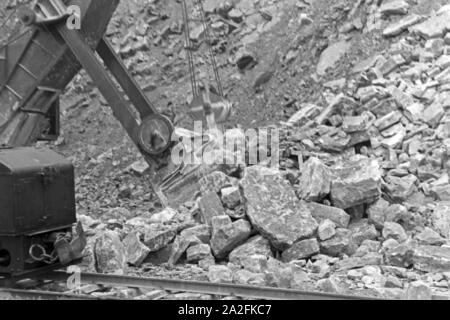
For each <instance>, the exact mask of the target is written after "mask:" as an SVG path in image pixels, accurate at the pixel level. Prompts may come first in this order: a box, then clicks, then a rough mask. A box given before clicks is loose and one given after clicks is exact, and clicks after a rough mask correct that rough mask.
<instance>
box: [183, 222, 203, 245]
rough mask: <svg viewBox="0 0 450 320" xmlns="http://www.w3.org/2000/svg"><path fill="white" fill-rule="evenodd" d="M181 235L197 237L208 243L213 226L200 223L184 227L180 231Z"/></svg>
mask: <svg viewBox="0 0 450 320" xmlns="http://www.w3.org/2000/svg"><path fill="white" fill-rule="evenodd" d="M180 236H181V237H185V238H189V237H197V238H198V239H199V240H200V241H201V242H203V243H206V244H208V243H209V242H210V240H211V227H210V226H208V225H207V224H199V225H198V226H194V227H192V228H188V229H184V230H183V231H181V233H180Z"/></svg>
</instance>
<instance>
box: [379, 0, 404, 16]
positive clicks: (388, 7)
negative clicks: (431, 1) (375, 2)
mask: <svg viewBox="0 0 450 320" xmlns="http://www.w3.org/2000/svg"><path fill="white" fill-rule="evenodd" d="M408 9H409V3H408V2H406V1H404V0H392V1H388V2H385V3H383V5H382V6H381V7H380V12H381V14H383V15H386V16H389V15H400V14H407V13H408Z"/></svg>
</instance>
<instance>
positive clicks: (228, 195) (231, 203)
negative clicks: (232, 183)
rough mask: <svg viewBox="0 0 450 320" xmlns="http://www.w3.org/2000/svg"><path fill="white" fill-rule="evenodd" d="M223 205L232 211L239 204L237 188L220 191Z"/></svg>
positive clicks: (239, 195) (239, 198) (239, 193)
mask: <svg viewBox="0 0 450 320" xmlns="http://www.w3.org/2000/svg"><path fill="white" fill-rule="evenodd" d="M221 194H222V203H223V205H224V206H225V207H226V208H228V209H231V210H234V209H235V208H236V207H237V206H239V205H240V204H241V201H242V199H241V191H240V190H239V187H237V186H236V187H227V188H223V189H222V190H221Z"/></svg>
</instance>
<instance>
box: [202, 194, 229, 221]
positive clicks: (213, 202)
mask: <svg viewBox="0 0 450 320" xmlns="http://www.w3.org/2000/svg"><path fill="white" fill-rule="evenodd" d="M198 206H199V207H200V212H201V214H202V220H203V222H204V223H206V224H208V225H211V221H212V219H213V218H214V217H217V216H222V215H224V214H225V209H224V208H223V205H222V201H221V200H220V198H219V196H218V195H217V193H215V192H213V191H211V192H208V193H206V194H205V195H204V196H203V197H202V198H201V199H200V200H199V202H198Z"/></svg>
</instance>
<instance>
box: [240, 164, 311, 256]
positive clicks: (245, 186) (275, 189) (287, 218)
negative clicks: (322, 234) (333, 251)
mask: <svg viewBox="0 0 450 320" xmlns="http://www.w3.org/2000/svg"><path fill="white" fill-rule="evenodd" d="M240 184H241V187H242V190H243V196H244V199H245V201H246V208H247V215H248V217H249V219H250V222H251V223H252V225H253V227H254V228H255V229H256V230H258V231H259V232H260V233H261V234H262V235H263V236H265V237H267V238H268V239H269V241H270V242H271V243H272V245H273V246H274V247H275V248H277V249H279V250H284V249H287V248H289V247H290V246H292V245H293V244H294V243H295V242H297V241H299V240H302V239H307V238H310V237H311V236H312V235H313V234H314V232H315V231H316V230H317V227H318V225H317V222H316V221H315V220H314V219H313V218H312V216H311V212H310V210H309V209H308V207H307V206H305V205H304V204H302V203H301V202H300V201H299V200H298V198H297V196H296V195H295V191H294V188H293V187H292V186H291V185H289V183H288V182H287V181H286V180H285V179H283V177H282V176H281V174H280V173H279V172H278V171H276V170H272V169H268V168H264V167H260V166H254V167H249V168H246V169H245V171H244V178H243V179H242V180H241V182H240Z"/></svg>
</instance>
